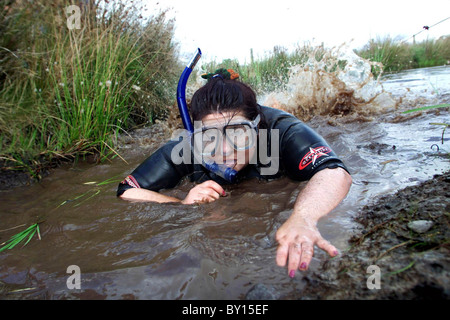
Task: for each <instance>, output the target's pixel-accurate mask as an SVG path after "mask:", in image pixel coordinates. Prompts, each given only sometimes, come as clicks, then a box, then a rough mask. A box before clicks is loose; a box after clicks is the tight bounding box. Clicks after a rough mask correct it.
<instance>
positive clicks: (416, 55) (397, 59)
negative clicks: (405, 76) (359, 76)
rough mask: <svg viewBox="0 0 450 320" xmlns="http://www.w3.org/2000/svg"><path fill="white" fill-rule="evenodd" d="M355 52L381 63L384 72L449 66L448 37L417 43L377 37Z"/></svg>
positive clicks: (449, 47)
mask: <svg viewBox="0 0 450 320" xmlns="http://www.w3.org/2000/svg"><path fill="white" fill-rule="evenodd" d="M355 52H356V53H357V54H358V55H359V56H361V57H362V58H365V59H368V60H370V61H375V62H381V63H382V64H383V69H384V72H398V71H401V70H407V69H414V68H425V67H434V66H441V65H445V64H450V36H446V37H441V38H439V39H437V40H426V41H422V42H419V43H407V42H404V41H402V40H401V39H398V38H397V39H392V38H391V37H389V36H388V37H385V38H381V37H378V38H376V39H372V40H370V41H369V42H368V43H367V44H366V45H365V46H364V47H363V48H362V49H360V50H356V51H355Z"/></svg>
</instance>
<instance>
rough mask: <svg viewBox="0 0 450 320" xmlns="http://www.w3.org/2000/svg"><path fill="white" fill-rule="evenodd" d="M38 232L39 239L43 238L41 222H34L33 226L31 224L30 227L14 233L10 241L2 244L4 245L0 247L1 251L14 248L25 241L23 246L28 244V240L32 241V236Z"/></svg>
mask: <svg viewBox="0 0 450 320" xmlns="http://www.w3.org/2000/svg"><path fill="white" fill-rule="evenodd" d="M36 233H37V236H38V238H39V239H41V232H40V230H39V222H38V223H35V224H32V225H31V226H29V227H28V228H26V229H25V230H23V231H21V232H19V233H17V234H15V235H13V236H12V237H11V238H10V239H9V240H8V241H6V242H4V243H2V244H0V246H2V247H1V248H0V252H2V251H4V250H11V249H12V248H14V247H15V246H16V245H18V244H19V243H21V242H23V241H25V240H26V241H25V243H24V244H23V247H24V246H26V245H27V244H28V242H30V240H31V238H33V236H34V235H35V234H36Z"/></svg>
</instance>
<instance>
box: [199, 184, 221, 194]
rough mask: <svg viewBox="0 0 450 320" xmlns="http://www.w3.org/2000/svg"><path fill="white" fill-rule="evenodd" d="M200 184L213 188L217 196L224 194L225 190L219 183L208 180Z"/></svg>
mask: <svg viewBox="0 0 450 320" xmlns="http://www.w3.org/2000/svg"><path fill="white" fill-rule="evenodd" d="M200 186H204V187H206V188H208V189H211V190H214V191H215V192H217V194H218V195H219V196H225V190H224V189H223V188H222V186H221V185H220V184H218V183H217V182H215V181H212V180H208V181H205V182H203V183H201V184H200Z"/></svg>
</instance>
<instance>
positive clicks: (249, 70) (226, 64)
mask: <svg viewBox="0 0 450 320" xmlns="http://www.w3.org/2000/svg"><path fill="white" fill-rule="evenodd" d="M325 52H326V49H325V48H324V47H321V46H319V47H312V46H310V45H304V46H299V47H297V48H296V49H295V50H294V51H293V52H288V51H287V49H285V48H283V47H279V46H276V47H274V49H273V51H272V52H271V53H269V54H268V55H267V56H266V57H265V58H264V59H258V60H256V59H254V57H253V52H252V51H251V62H250V63H249V64H246V65H242V64H240V63H239V61H238V60H236V59H234V60H233V59H226V60H224V61H222V62H216V61H212V62H209V63H206V64H203V66H202V68H203V69H205V70H207V71H208V72H213V71H214V70H217V69H219V68H226V69H230V68H231V69H233V70H235V71H236V72H237V73H239V76H240V79H241V80H242V81H243V82H245V83H247V84H249V85H250V86H252V88H253V89H255V90H256V91H257V93H263V92H270V91H273V90H276V89H283V88H284V87H285V85H286V84H287V82H288V81H289V70H290V68H291V67H292V66H295V65H304V64H305V63H306V62H307V61H308V59H309V58H310V57H311V56H314V57H315V58H316V60H317V61H320V60H321V59H322V57H323V55H324V54H325Z"/></svg>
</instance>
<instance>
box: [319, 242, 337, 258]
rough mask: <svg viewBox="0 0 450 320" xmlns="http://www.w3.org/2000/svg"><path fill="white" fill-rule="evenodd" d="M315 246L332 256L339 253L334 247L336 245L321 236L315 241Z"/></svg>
mask: <svg viewBox="0 0 450 320" xmlns="http://www.w3.org/2000/svg"><path fill="white" fill-rule="evenodd" d="M317 246H318V247H319V248H320V249H322V250H323V251H326V252H327V253H328V254H329V255H330V256H332V257H335V256H337V255H338V254H339V251H338V250H337V249H336V247H335V246H333V245H332V244H331V243H329V242H328V241H327V240H325V239H324V238H321V239H320V240H319V241H317Z"/></svg>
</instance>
